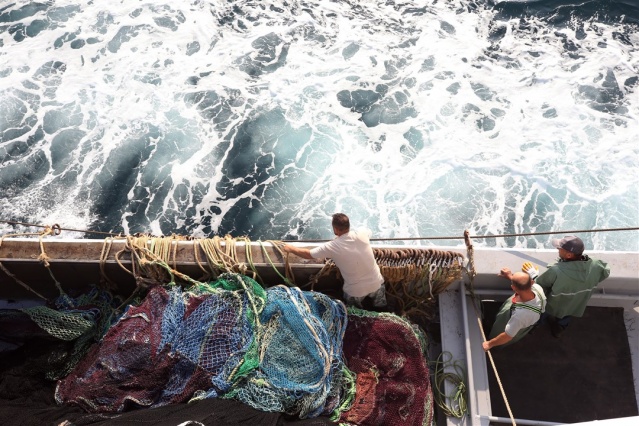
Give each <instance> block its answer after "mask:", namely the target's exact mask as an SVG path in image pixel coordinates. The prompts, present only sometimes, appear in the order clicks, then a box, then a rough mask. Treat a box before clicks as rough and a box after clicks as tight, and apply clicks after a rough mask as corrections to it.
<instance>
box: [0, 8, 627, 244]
mask: <svg viewBox="0 0 639 426" xmlns="http://www.w3.org/2000/svg"><path fill="white" fill-rule="evenodd" d="M96 3H100V2H81V1H78V0H75V1H70V0H69V1H58V2H55V4H53V3H41V4H39V3H30V4H28V5H26V6H25V5H20V4H12V5H9V6H6V7H5V8H4V9H2V10H0V55H1V58H2V60H1V61H0V63H1V64H2V65H0V92H1V93H2V96H1V97H0V132H1V133H0V164H1V168H0V199H1V200H2V215H1V216H2V218H3V219H19V220H24V221H31V222H38V223H54V222H55V223H61V224H64V225H65V226H67V227H73V228H77V229H93V230H102V231H116V232H119V231H123V232H125V233H134V232H151V233H154V234H156V235H159V234H171V233H180V234H192V235H196V236H204V235H212V234H226V233H231V234H233V235H238V236H239V235H248V236H249V237H251V238H252V239H267V238H276V239H279V238H291V237H301V238H328V237H330V227H329V218H328V217H329V215H330V214H331V213H333V212H335V211H344V212H346V213H347V214H349V215H350V216H351V219H352V221H353V222H354V223H355V224H358V225H365V226H368V227H369V228H371V229H372V230H373V232H374V234H375V236H376V237H416V236H442V235H461V234H462V232H463V230H464V229H470V230H471V233H476V234H488V233H490V234H500V233H515V232H535V231H551V230H560V229H591V228H614V227H627V226H637V223H639V213H638V209H637V206H638V205H639V195H638V190H637V188H638V187H639V175H638V173H639V172H638V170H639V148H637V144H636V141H635V138H636V129H637V128H639V127H638V125H639V97H638V96H637V86H638V83H639V81H638V78H637V71H638V70H639V54H638V52H637V46H638V45H639V33H638V32H637V26H636V25H635V24H634V23H632V22H628V20H626V21H623V20H622V21H621V22H620V21H619V20H613V19H609V20H604V19H595V18H597V17H593V16H590V17H589V18H588V19H583V18H582V17H580V16H578V14H575V13H573V14H572V15H568V17H567V18H566V20H563V21H561V20H559V19H558V18H557V16H556V15H553V16H554V18H552V19H547V18H544V17H541V16H528V17H525V18H519V17H517V16H515V15H516V14H514V13H506V12H505V6H504V5H503V4H502V5H500V6H499V7H497V8H491V7H488V6H486V5H484V4H482V3H479V2H475V1H459V2H455V3H454V4H451V3H450V2H433V3H432V4H426V5H424V4H423V3H422V2H405V3H402V4H395V3H394V2H366V3H365V4H364V3H361V2H357V1H344V0H342V1H338V2H323V1H287V2H283V1H272V2H269V4H264V3H259V2H251V1H235V2H226V1H225V2H222V1H193V2H189V3H188V4H187V3H184V4H182V3H178V4H169V3H167V4H157V3H142V4H140V3H135V4H132V3H131V4H118V5H111V4H110V5H108V8H107V5H105V4H96ZM509 7H512V4H511V5H510V6H509ZM511 12H512V11H511ZM583 237H584V240H585V241H586V243H587V247H588V248H592V249H607V250H639V241H638V240H637V238H636V234H633V233H625V232H619V233H609V234H588V235H584V236H583ZM547 238H548V237H546V236H543V237H538V238H518V239H507V240H503V239H497V240H495V241H491V240H487V241H484V242H482V243H483V244H487V245H504V246H517V247H542V246H544V245H546V247H548V245H547ZM440 243H441V242H438V244H440ZM459 243H460V242H459V241H456V242H451V243H450V244H459Z"/></svg>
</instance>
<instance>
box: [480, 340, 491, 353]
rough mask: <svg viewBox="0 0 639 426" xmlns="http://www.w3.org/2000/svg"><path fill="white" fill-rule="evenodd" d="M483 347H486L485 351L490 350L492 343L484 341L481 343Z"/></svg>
mask: <svg viewBox="0 0 639 426" xmlns="http://www.w3.org/2000/svg"><path fill="white" fill-rule="evenodd" d="M481 347H482V348H484V352H488V351H489V350H490V343H488V342H484V343H482V344H481Z"/></svg>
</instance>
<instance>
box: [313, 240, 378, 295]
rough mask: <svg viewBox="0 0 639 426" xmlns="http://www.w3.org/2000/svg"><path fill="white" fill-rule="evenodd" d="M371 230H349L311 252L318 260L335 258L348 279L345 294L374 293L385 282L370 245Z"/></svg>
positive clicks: (345, 281) (336, 263)
mask: <svg viewBox="0 0 639 426" xmlns="http://www.w3.org/2000/svg"><path fill="white" fill-rule="evenodd" d="M370 235H371V232H370V231H369V230H367V229H358V230H356V231H349V232H347V233H346V234H342V235H340V236H339V237H337V238H335V239H334V240H331V241H329V242H327V243H325V244H322V245H321V246H319V247H316V248H314V249H312V250H311V255H312V256H313V257H314V258H331V259H333V261H334V262H335V265H336V266H337V267H338V268H339V270H340V273H341V274H342V277H343V278H344V291H345V292H346V293H348V294H349V295H351V296H354V297H361V296H366V295H367V294H370V293H372V292H374V291H376V290H377V289H379V287H380V285H381V284H382V283H383V282H384V277H383V276H382V274H381V272H380V270H379V266H377V262H376V261H375V256H374V254H373V249H372V248H371V246H370Z"/></svg>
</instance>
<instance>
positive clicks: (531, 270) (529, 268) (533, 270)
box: [521, 262, 539, 281]
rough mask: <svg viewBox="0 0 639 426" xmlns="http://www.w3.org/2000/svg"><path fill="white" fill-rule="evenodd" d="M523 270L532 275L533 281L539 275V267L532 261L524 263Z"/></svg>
mask: <svg viewBox="0 0 639 426" xmlns="http://www.w3.org/2000/svg"><path fill="white" fill-rule="evenodd" d="M521 270H522V272H525V273H527V274H528V275H530V279H531V280H533V281H534V280H536V279H537V277H538V276H539V269H537V268H536V267H535V266H534V265H533V264H532V263H530V262H524V264H523V265H521Z"/></svg>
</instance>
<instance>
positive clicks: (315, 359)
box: [225, 286, 352, 418]
mask: <svg viewBox="0 0 639 426" xmlns="http://www.w3.org/2000/svg"><path fill="white" fill-rule="evenodd" d="M346 320H347V318H346V308H345V306H344V305H343V304H342V303H341V302H339V301H335V300H332V299H330V298H329V297H328V296H326V295H324V294H321V293H314V292H303V291H301V290H300V289H299V288H296V287H292V288H289V287H285V286H276V287H272V288H269V289H268V290H267V304H266V306H265V308H264V310H263V311H262V315H261V316H260V322H261V324H262V325H261V329H260V330H259V332H258V336H257V340H258V342H259V358H260V365H259V368H257V369H255V370H253V371H252V372H251V373H250V374H249V375H248V376H247V377H246V378H245V379H244V380H242V381H241V382H239V383H238V384H237V385H236V386H235V387H234V388H233V389H232V390H231V392H229V394H227V395H226V396H225V397H227V398H235V399H238V400H240V401H242V402H244V403H246V404H248V405H250V406H252V407H254V408H257V409H260V410H264V411H279V412H284V413H288V414H295V415H298V416H299V417H300V418H311V417H316V416H319V415H321V414H329V413H332V412H334V411H339V407H341V406H342V403H343V400H344V399H347V398H348V395H349V392H351V393H352V390H351V387H352V380H351V374H350V372H349V371H348V370H347V369H346V367H345V365H344V362H343V359H342V356H341V353H342V341H343V336H344V331H345V328H346Z"/></svg>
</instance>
